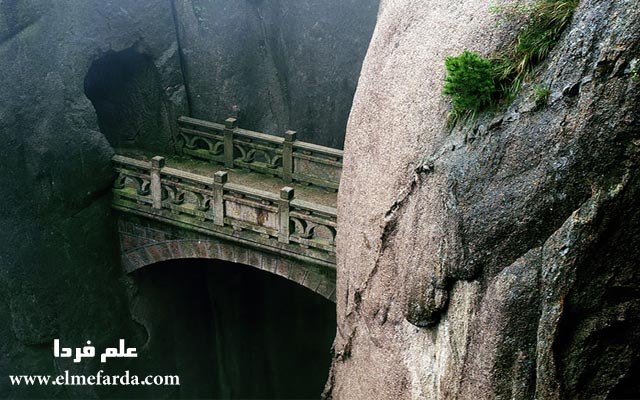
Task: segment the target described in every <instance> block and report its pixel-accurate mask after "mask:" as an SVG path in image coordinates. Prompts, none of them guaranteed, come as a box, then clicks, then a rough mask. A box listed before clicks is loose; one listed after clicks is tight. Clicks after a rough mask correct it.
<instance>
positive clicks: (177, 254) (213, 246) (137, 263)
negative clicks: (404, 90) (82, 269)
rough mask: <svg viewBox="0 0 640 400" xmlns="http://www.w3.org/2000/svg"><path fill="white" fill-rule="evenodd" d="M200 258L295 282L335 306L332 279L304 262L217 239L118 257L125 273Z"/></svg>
mask: <svg viewBox="0 0 640 400" xmlns="http://www.w3.org/2000/svg"><path fill="white" fill-rule="evenodd" d="M186 258H203V259H211V260H222V261H230V262H234V263H239V264H244V265H248V266H250V267H254V268H258V269H261V270H264V271H267V272H270V273H273V274H276V275H280V276H282V277H284V278H285V279H288V280H290V281H292V282H295V283H297V284H299V285H302V286H304V287H306V288H307V289H310V290H312V291H314V292H316V293H317V294H319V295H320V296H322V297H324V298H326V299H328V300H330V301H332V302H334V303H335V301H336V294H335V279H332V277H331V276H330V275H328V274H322V273H319V271H318V269H317V268H313V267H310V266H309V264H308V263H305V262H302V261H298V260H295V259H292V258H286V257H283V256H281V255H276V254H271V253H267V252H261V251H257V250H254V249H251V248H247V247H243V246H237V245H234V244H233V243H229V242H224V241H220V240H199V239H174V240H165V241H157V242H153V243H149V244H146V245H143V246H139V247H135V248H133V249H130V250H125V251H123V253H122V254H121V259H122V265H123V268H124V270H125V271H126V272H127V273H130V272H133V271H136V270H138V269H140V268H143V267H145V266H148V265H151V264H155V263H158V262H161V261H168V260H176V259H186Z"/></svg>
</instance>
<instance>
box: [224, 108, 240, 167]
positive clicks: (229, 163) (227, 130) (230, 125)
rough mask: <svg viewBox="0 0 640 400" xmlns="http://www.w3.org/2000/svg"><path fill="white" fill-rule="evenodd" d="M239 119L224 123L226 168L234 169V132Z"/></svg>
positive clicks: (230, 119)
mask: <svg viewBox="0 0 640 400" xmlns="http://www.w3.org/2000/svg"><path fill="white" fill-rule="evenodd" d="M236 122H237V119H235V118H233V117H230V118H227V119H226V120H225V121H224V166H225V167H227V168H233V131H234V129H236Z"/></svg>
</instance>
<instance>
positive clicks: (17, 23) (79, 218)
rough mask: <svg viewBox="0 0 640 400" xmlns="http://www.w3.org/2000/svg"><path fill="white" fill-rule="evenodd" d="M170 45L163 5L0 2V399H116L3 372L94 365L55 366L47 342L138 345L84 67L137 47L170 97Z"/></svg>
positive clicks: (106, 160)
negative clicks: (15, 379) (13, 378)
mask: <svg viewBox="0 0 640 400" xmlns="http://www.w3.org/2000/svg"><path fill="white" fill-rule="evenodd" d="M175 46H176V39H175V31H174V26H173V24H172V14H171V8H170V5H169V3H168V2H166V1H164V0H162V1H160V0H158V1H143V2H140V1H125V0H123V1H118V2H104V1H55V2H41V1H3V2H0V70H1V71H2V73H0V87H1V88H2V90H0V138H2V143H3V150H2V155H1V156H0V195H1V197H2V200H3V205H2V207H0V227H2V229H0V243H2V244H1V245H0V248H1V250H0V321H1V323H0V336H2V338H3V340H2V344H0V354H1V355H0V375H1V376H2V377H3V378H2V381H1V382H0V397H3V398H34V397H47V398H51V397H55V396H62V397H76V398H93V397H96V396H99V395H100V396H104V395H105V394H106V393H110V395H111V396H115V397H122V391H121V390H122V389H121V388H120V389H118V388H105V387H91V386H75V387H67V388H64V389H63V390H61V391H59V392H58V391H52V389H51V387H44V386H33V387H28V388H27V387H22V388H20V389H19V388H17V387H12V386H10V385H9V382H8V378H7V376H8V375H9V374H18V373H19V374H57V373H58V372H59V371H64V370H65V369H68V370H69V371H70V373H80V372H86V373H89V372H91V371H93V370H97V369H100V368H99V367H100V366H99V365H95V364H91V365H89V364H86V363H82V364H74V363H73V362H71V361H68V362H67V360H54V359H53V357H52V352H51V343H52V340H53V339H54V338H59V339H60V340H61V341H62V343H66V344H68V345H71V346H81V345H83V344H84V343H85V342H86V340H92V341H93V343H95V344H96V345H98V346H107V345H113V344H114V343H117V341H118V339H119V338H125V339H127V343H131V345H133V346H137V347H142V345H143V342H142V341H141V340H140V339H141V337H140V333H141V330H140V326H139V325H138V324H137V323H136V322H135V321H134V320H132V318H131V316H130V314H129V309H128V305H127V302H126V298H127V296H126V291H125V286H123V284H122V283H121V281H120V279H121V275H122V271H121V270H120V266H119V261H118V251H117V246H118V241H117V234H116V231H115V229H114V228H115V226H114V221H113V219H112V217H111V212H110V198H109V197H110V196H107V193H108V190H109V188H110V186H111V183H112V179H113V172H112V168H111V162H110V158H111V156H112V154H113V150H112V148H111V146H110V144H109V142H108V141H107V140H106V139H105V136H104V135H103V134H101V133H100V132H99V131H98V129H99V126H98V121H97V119H96V112H95V110H94V108H93V106H92V104H91V102H90V101H89V100H88V99H87V97H86V96H85V94H84V80H85V76H86V74H87V71H88V70H89V68H90V66H91V63H92V62H93V61H95V60H97V59H99V58H100V57H101V56H103V55H105V54H106V53H108V52H109V51H121V50H125V49H129V48H135V49H137V51H139V52H142V53H144V54H145V55H146V56H148V57H149V58H150V59H151V60H152V62H153V65H154V66H155V69H156V70H157V74H158V75H159V81H160V85H161V90H164V89H167V90H169V91H171V90H173V89H169V87H170V86H171V87H173V86H174V85H179V84H180V79H179V74H180V72H179V63H177V58H176V56H175V55H174V56H168V55H169V53H170V52H171V48H172V47H174V48H175ZM175 90H176V91H179V88H175ZM174 99H175V97H174ZM176 101H177V103H176V104H178V103H179V100H176ZM147 139H149V140H148V141H147V143H149V144H150V145H153V141H154V138H147ZM163 140H164V138H163ZM165 142H166V140H165ZM156 143H157V142H156ZM132 367H133V365H132ZM96 368H97V369H96ZM106 370H108V371H109V372H115V370H120V368H113V367H109V366H107V367H106ZM146 390H149V389H146ZM136 394H139V395H143V394H144V392H143V391H138V392H137V393H133V394H132V395H133V396H136Z"/></svg>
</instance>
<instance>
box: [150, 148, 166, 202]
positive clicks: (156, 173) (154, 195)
mask: <svg viewBox="0 0 640 400" xmlns="http://www.w3.org/2000/svg"><path fill="white" fill-rule="evenodd" d="M163 167H164V157H160V156H155V157H153V158H152V159H151V182H150V189H151V199H152V200H153V208H155V209H156V210H160V209H162V183H161V181H160V171H161V170H162V168H163Z"/></svg>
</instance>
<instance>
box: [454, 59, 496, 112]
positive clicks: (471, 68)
mask: <svg viewBox="0 0 640 400" xmlns="http://www.w3.org/2000/svg"><path fill="white" fill-rule="evenodd" d="M444 65H445V67H446V69H447V77H446V78H445V84H444V91H443V93H444V94H446V95H449V96H451V100H452V102H453V110H454V112H455V113H462V112H466V111H472V112H473V111H479V110H481V109H482V108H484V107H485V106H486V105H488V104H490V103H491V97H492V96H493V93H494V92H495V90H496V87H495V83H494V76H493V75H494V74H493V65H492V64H491V62H489V61H487V60H485V59H483V58H482V57H480V56H479V55H478V54H476V53H473V52H470V51H464V52H463V53H462V54H461V55H459V56H457V57H447V58H446V59H445V61H444Z"/></svg>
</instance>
